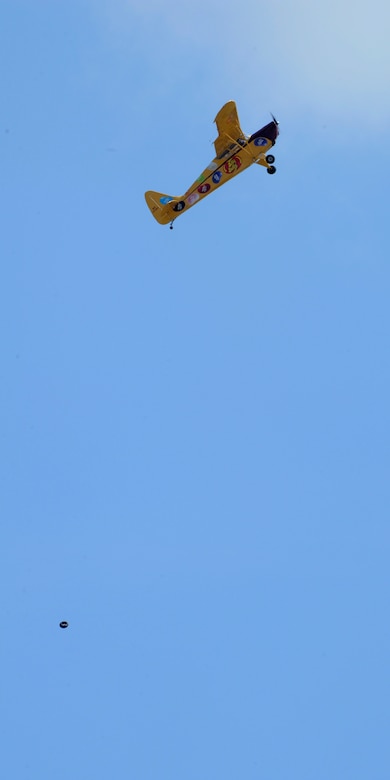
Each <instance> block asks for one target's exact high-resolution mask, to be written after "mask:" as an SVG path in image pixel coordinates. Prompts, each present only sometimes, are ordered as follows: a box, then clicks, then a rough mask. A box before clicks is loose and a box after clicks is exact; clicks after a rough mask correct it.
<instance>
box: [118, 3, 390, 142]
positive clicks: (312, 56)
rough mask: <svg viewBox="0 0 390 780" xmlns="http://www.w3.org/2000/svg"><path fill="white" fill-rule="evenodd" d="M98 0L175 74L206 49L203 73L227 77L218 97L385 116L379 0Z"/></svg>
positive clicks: (386, 71)
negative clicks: (134, 26) (138, 27)
mask: <svg viewBox="0 0 390 780" xmlns="http://www.w3.org/2000/svg"><path fill="white" fill-rule="evenodd" d="M107 3H108V0H107ZM107 7H109V9H110V11H109V13H110V16H111V19H112V20H113V19H114V18H115V17H116V16H117V17H118V19H117V23H118V25H120V26H122V27H123V26H124V27H126V24H131V23H134V20H137V23H142V24H143V29H145V30H148V31H149V33H150V40H148V44H147V45H148V51H149V52H156V53H157V52H158V53H159V55H160V56H161V54H162V53H165V57H166V61H167V66H168V67H169V62H170V58H171V59H172V61H175V62H176V63H177V70H178V73H179V72H180V73H181V76H182V74H183V69H185V68H186V67H187V66H188V67H190V66H191V65H192V64H193V63H194V62H195V61H196V59H197V58H199V57H202V58H204V57H207V56H209V58H210V82H211V83H214V84H216V83H219V84H221V83H222V84H226V96H227V97H234V96H236V95H238V96H241V98H243V97H245V98H247V99H248V101H249V100H251V99H253V100H255V101H256V103H258V102H259V100H260V99H261V100H262V102H263V103H264V105H265V106H266V107H267V108H268V107H269V108H271V109H274V110H275V112H277V111H280V110H282V109H283V111H285V108H286V106H289V108H290V109H291V111H293V109H294V106H296V107H297V110H300V109H302V108H303V107H305V108H306V109H309V110H311V111H312V112H313V114H319V115H321V116H327V117H328V118H329V119H332V118H335V117H336V116H337V117H338V118H339V121H340V122H341V123H346V122H349V121H351V120H357V119H358V118H359V117H361V118H362V120H364V121H366V119H367V117H369V119H371V118H373V119H375V118H377V119H378V124H379V122H380V121H382V122H386V123H388V122H389V121H390V100H389V94H390V54H389V50H390V48H389V44H388V35H389V30H390V5H389V4H388V3H387V0H371V2H370V3H367V2H364V0H328V1H327V2H323V1H322V0H321V1H320V2H316V0H272V1H271V2H270V3H262V2H259V0H246V2H245V3H241V4H240V3H239V2H238V0H225V2H221V3H217V2H214V3H213V2H212V0H193V1H191V2H190V1H189V0H178V2H176V3H174V4H172V3H166V2H164V0H148V2H145V0H109V3H108V6H107ZM173 71H174V69H173ZM378 129H379V127H378Z"/></svg>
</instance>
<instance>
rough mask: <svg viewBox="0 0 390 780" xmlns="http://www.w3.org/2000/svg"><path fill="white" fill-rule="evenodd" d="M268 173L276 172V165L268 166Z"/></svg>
mask: <svg viewBox="0 0 390 780" xmlns="http://www.w3.org/2000/svg"><path fill="white" fill-rule="evenodd" d="M267 173H276V168H275V166H274V165H269V166H268V168H267Z"/></svg>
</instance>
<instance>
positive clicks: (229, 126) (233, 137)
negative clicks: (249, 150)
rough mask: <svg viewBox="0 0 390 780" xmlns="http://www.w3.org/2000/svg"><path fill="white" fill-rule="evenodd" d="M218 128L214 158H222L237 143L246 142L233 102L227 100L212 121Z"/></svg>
mask: <svg viewBox="0 0 390 780" xmlns="http://www.w3.org/2000/svg"><path fill="white" fill-rule="evenodd" d="M214 122H216V125H217V128H218V138H216V139H215V141H214V146H215V152H216V156H217V157H219V158H222V157H224V155H225V154H227V153H228V152H229V151H230V150H231V149H232V148H233V147H234V146H235V145H236V144H237V142H238V141H239V139H240V140H241V141H242V142H244V141H245V140H246V135H245V133H243V132H242V130H241V127H240V122H239V119H238V114H237V106H236V104H235V102H234V100H229V102H228V103H225V105H224V106H222V108H221V110H220V111H218V114H217V116H216V117H215V119H214Z"/></svg>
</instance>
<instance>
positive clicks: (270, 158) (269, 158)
mask: <svg viewBox="0 0 390 780" xmlns="http://www.w3.org/2000/svg"><path fill="white" fill-rule="evenodd" d="M265 160H266V162H267V163H268V164H269V165H272V163H274V162H275V157H274V156H273V154H267V156H266V158H265Z"/></svg>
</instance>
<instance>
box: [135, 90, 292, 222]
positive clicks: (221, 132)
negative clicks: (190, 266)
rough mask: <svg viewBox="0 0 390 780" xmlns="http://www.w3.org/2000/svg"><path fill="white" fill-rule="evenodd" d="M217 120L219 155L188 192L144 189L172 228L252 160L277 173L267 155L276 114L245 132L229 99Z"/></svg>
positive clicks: (152, 208) (152, 206)
mask: <svg viewBox="0 0 390 780" xmlns="http://www.w3.org/2000/svg"><path fill="white" fill-rule="evenodd" d="M271 116H272V114H271ZM214 122H216V124H217V128H218V138H216V140H215V141H214V146H215V152H216V157H214V160H212V161H211V163H209V165H208V166H207V168H206V169H205V170H204V171H203V173H201V175H200V176H199V177H198V178H197V179H196V181H194V183H193V184H192V185H191V187H190V188H189V189H188V190H187V192H185V193H184V195H181V196H180V197H179V198H174V197H172V196H171V195H164V193H162V192H153V191H152V190H149V191H148V192H145V200H146V203H147V205H148V206H149V209H150V211H151V212H152V214H153V216H154V218H155V219H156V220H157V222H159V223H160V225H168V223H170V227H171V228H172V227H173V223H174V221H175V219H177V217H179V216H180V214H182V213H183V211H188V209H190V208H191V206H194V205H195V203H199V201H201V200H203V198H206V197H207V195H210V194H211V193H212V192H214V190H217V189H218V188H219V187H222V185H223V184H225V183H226V182H227V181H229V180H230V179H232V178H233V177H234V176H237V174H238V173H241V172H242V171H245V169H246V168H249V166H250V165H252V163H257V164H258V165H263V166H264V167H265V168H266V169H267V172H268V173H275V171H276V168H275V166H274V165H273V163H274V162H275V157H274V156H273V154H267V152H268V150H269V149H270V148H271V147H272V146H273V145H274V143H275V141H276V139H277V137H278V135H279V127H278V122H277V121H276V119H275V117H274V116H272V122H270V123H269V124H268V125H265V126H264V127H262V128H261V130H258V131H257V133H253V135H251V136H248V135H245V133H243V132H242V130H241V127H240V122H239V119H238V114H237V107H236V104H235V102H234V100H229V102H228V103H226V104H225V105H224V106H223V107H222V108H221V110H220V111H218V114H217V116H216V117H215V119H214Z"/></svg>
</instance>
